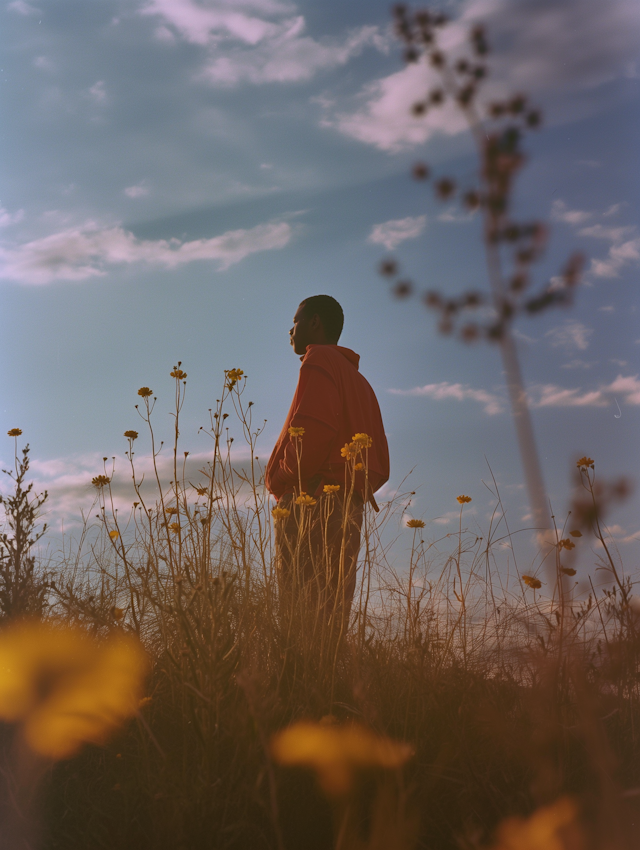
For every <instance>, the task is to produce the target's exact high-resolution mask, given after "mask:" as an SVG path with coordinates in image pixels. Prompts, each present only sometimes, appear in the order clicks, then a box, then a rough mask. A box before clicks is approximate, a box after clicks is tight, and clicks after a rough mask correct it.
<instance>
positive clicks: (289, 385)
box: [0, 0, 640, 554]
mask: <svg viewBox="0 0 640 850" xmlns="http://www.w3.org/2000/svg"><path fill="white" fill-rule="evenodd" d="M447 8H448V11H449V13H450V15H451V16H452V18H453V23H452V25H451V27H450V30H449V35H448V36H447V38H448V39H449V44H450V46H451V47H452V49H454V50H455V48H456V44H458V42H459V40H460V38H461V33H463V32H464V28H465V27H466V26H467V25H468V24H470V23H472V22H474V21H478V20H482V21H484V22H485V23H486V25H487V27H488V31H489V36H490V39H491V41H492V43H493V44H494V45H495V52H494V54H493V56H492V61H491V64H492V69H493V72H492V82H491V83H490V85H489V89H488V91H489V94H490V95H491V96H497V95H499V94H500V93H502V92H505V91H513V90H523V91H526V92H528V93H530V94H531V96H532V98H533V99H534V100H535V101H536V102H537V103H538V104H539V105H540V106H541V107H542V109H543V111H544V114H545V124H544V127H543V129H542V130H541V131H540V132H539V133H538V134H536V135H532V136H530V137H529V138H528V140H527V149H528V152H529V155H530V159H529V163H528V165H527V168H526V169H525V171H524V172H523V174H522V177H521V179H520V181H519V184H518V191H517V199H516V200H517V207H518V210H519V211H521V212H522V215H523V216H524V217H526V218H531V217H538V218H541V219H544V220H546V221H548V222H549V224H550V226H551V239H550V243H549V247H548V250H547V252H546V254H545V258H544V260H543V262H541V263H540V264H538V265H537V266H536V275H537V277H538V280H539V281H540V282H544V281H545V280H549V279H550V278H551V277H553V276H554V275H556V274H557V273H558V270H559V269H560V267H561V266H562V264H563V262H564V260H565V259H566V257H567V256H568V255H569V254H570V253H571V252H572V251H574V250H581V251H583V252H584V253H585V254H586V256H587V257H588V260H587V271H586V274H585V279H584V285H583V286H582V287H581V288H580V291H579V293H578V296H577V299H576V304H575V306H574V307H572V308H570V309H569V310H567V311H556V312H553V313H552V312H548V313H546V314H544V315H542V316H538V317H536V318H535V319H530V320H522V321H520V322H519V323H518V325H517V329H518V335H519V336H518V338H519V344H520V347H521V355H522V362H523V369H524V373H525V377H526V381H527V385H528V389H529V392H530V398H531V403H532V408H533V415H534V422H535V428H536V433H537V436H538V441H539V448H540V454H541V458H542V463H543V471H544V477H545V480H546V484H547V489H548V491H549V495H550V497H551V498H552V500H553V504H554V507H555V510H556V513H557V514H558V515H562V514H563V513H564V511H565V510H566V506H567V500H568V497H569V494H570V490H571V486H572V475H573V469H574V468H575V459H576V458H577V457H579V456H580V455H583V454H588V455H590V456H591V457H594V458H595V459H596V463H597V466H596V469H597V472H598V474H599V475H602V476H603V477H604V478H607V479H611V478H615V477H617V476H620V475H622V474H625V475H628V476H630V477H632V478H636V479H638V434H639V433H640V431H639V428H638V426H639V424H640V356H639V355H640V326H639V323H638V316H639V313H638V303H639V298H638V277H639V270H640V226H639V219H638V198H639V197H640V192H639V189H640V185H639V183H640V181H639V179H638V178H639V169H638V156H637V151H638V150H639V149H640V122H639V120H638V119H639V110H638V105H639V100H640V98H639V93H640V92H639V89H640V57H639V55H638V52H639V51H638V45H640V6H639V5H638V3H637V0H611V2H609V3H607V4H602V3H600V2H596V0H563V2H562V3H557V2H544V0H542V2H541V0H535V2H534V0H466V2H460V3H457V2H456V3H449V4H448V6H447ZM0 18H1V29H0V31H1V32H2V39H3V41H4V47H3V60H2V69H1V71H0V85H1V88H0V91H1V96H2V115H3V121H2V135H1V137H0V139H1V141H0V145H1V149H0V150H1V172H0V174H1V182H0V186H1V191H0V206H1V209H0V224H1V225H2V229H1V231H0V240H1V241H0V299H1V303H2V316H3V334H2V337H1V342H0V345H1V357H2V363H3V369H2V372H1V379H0V380H1V382H2V395H1V398H2V404H1V405H0V415H1V418H2V429H3V432H6V431H7V430H8V429H10V428H14V427H20V428H22V429H23V432H24V439H26V440H28V441H29V442H30V444H31V447H32V455H33V458H34V464H33V470H34V475H35V477H36V479H37V481H38V483H39V484H41V485H42V486H47V487H48V489H49V491H50V492H51V505H50V508H51V518H53V520H54V524H55V523H58V522H59V520H60V519H61V518H62V517H66V521H67V522H68V521H69V519H70V518H71V517H73V516H78V515H79V512H80V510H81V508H83V507H84V508H86V507H87V506H88V505H90V504H91V499H92V495H93V494H92V490H91V486H90V483H89V482H90V478H91V477H92V476H93V475H95V474H97V473H98V472H100V471H101V458H102V457H103V456H108V457H111V456H112V455H115V456H117V457H118V458H123V453H124V450H125V448H126V445H125V440H124V439H123V437H122V436H121V435H122V433H123V431H124V430H125V429H127V428H135V427H137V424H136V423H137V420H136V414H135V411H134V405H135V404H136V402H137V401H138V397H137V395H136V392H137V389H138V388H139V387H140V386H142V385H148V386H150V387H152V388H153V389H154V392H155V394H156V395H157V396H158V398H159V402H158V408H157V417H158V423H159V428H160V430H161V431H162V429H163V428H166V432H167V434H168V433H169V429H170V425H171V421H170V419H169V417H168V415H167V413H168V411H169V409H170V405H171V397H172V387H171V379H170V378H169V371H170V369H171V367H172V366H173V365H174V364H175V363H176V362H177V361H178V360H181V361H182V362H183V368H184V369H185V370H186V371H187V372H188V376H189V378H188V397H187V403H186V407H185V414H184V420H183V427H182V435H183V439H184V447H185V449H189V450H190V451H191V452H193V453H194V455H198V454H199V453H201V452H204V451H206V449H207V444H206V443H205V442H204V438H203V437H202V436H201V435H200V436H198V428H199V426H200V425H204V424H206V421H207V409H208V408H209V407H211V406H212V404H213V402H214V400H215V398H216V396H217V395H218V394H219V388H220V386H221V381H222V370H223V369H225V368H226V369H229V368H232V367H240V368H243V369H244V371H245V372H246V373H247V374H248V376H249V388H248V390H247V393H248V395H249V397H250V398H251V399H252V400H253V401H254V402H255V405H256V408H255V409H256V410H257V411H258V414H257V415H258V416H259V417H260V418H262V417H264V418H266V419H267V425H266V428H265V432H264V435H263V438H262V440H261V449H260V453H261V454H262V455H263V456H264V455H267V456H268V454H269V452H270V449H271V447H272V445H273V442H274V440H275V438H276V436H277V434H278V432H279V430H280V427H281V423H282V420H283V418H284V416H285V415H286V411H287V409H288V405H289V402H290V398H291V395H292V393H293V389H294V386H295V381H296V375H297V370H298V365H299V364H298V361H297V359H296V358H295V356H293V355H292V352H291V349H290V348H289V346H288V336H287V333H288V329H289V327H290V325H291V320H292V317H293V314H294V312H295V309H296V307H297V305H298V303H299V301H300V300H301V299H302V298H304V297H305V296H308V295H310V294H317V293H320V292H327V293H329V294H331V295H333V296H335V297H336V298H337V299H338V300H339V301H340V302H341V303H342V305H343V307H344V310H345V314H346V323H345V330H344V334H343V337H342V340H341V343H342V344H344V345H346V346H348V347H351V348H353V349H354V350H356V351H357V352H358V353H359V354H360V355H361V368H362V372H363V374H365V376H366V377H367V378H368V379H369V381H370V383H371V384H372V385H373V387H374V389H375V390H376V392H377V394H378V398H379V400H380V405H381V408H382V412H383V416H384V420H385V423H386V427H387V432H388V437H389V444H390V451H391V458H392V479H391V482H390V487H389V489H388V492H391V491H392V490H393V488H395V487H397V486H398V485H399V483H400V481H401V480H402V479H403V478H404V477H405V475H406V474H407V473H408V472H409V471H410V470H412V469H413V470H414V471H413V473H412V476H411V478H410V486H411V488H412V489H415V490H417V496H416V498H415V500H414V502H413V504H412V505H411V511H412V513H413V514H414V515H415V516H421V517H424V518H425V519H427V520H435V519H436V518H438V519H437V522H435V523H434V524H433V525H432V526H430V528H431V529H432V530H433V532H434V533H436V532H438V533H439V532H440V531H441V530H443V529H444V530H447V528H448V527H449V526H448V523H450V522H451V521H452V518H453V516H454V515H457V511H456V508H457V505H456V503H455V496H456V495H458V494H459V493H468V494H469V495H471V496H472V497H473V498H474V502H473V503H472V512H471V514H470V516H471V517H474V521H477V522H478V523H479V524H480V525H483V524H484V523H485V521H486V515H487V512H488V510H489V509H490V506H491V502H490V499H489V496H488V493H487V490H486V488H485V486H484V485H483V483H482V482H483V481H487V480H489V470H488V465H487V463H489V464H490V465H491V468H492V469H493V472H494V474H495V475H496V477H497V479H498V482H499V484H500V486H501V492H502V494H503V497H504V498H505V502H506V503H507V504H508V506H509V511H510V514H509V516H510V519H511V524H512V525H513V526H516V527H518V526H520V525H526V515H527V513H528V507H527V502H526V496H525V492H524V489H523V487H522V473H521V468H520V463H519V459H518V453H517V446H516V441H515V434H514V429H513V424H512V421H511V419H510V415H509V410H508V404H507V401H506V393H505V389H504V382H503V375H502V372H501V364H500V359H499V355H498V352H497V351H496V350H495V349H494V348H491V347H488V346H484V345H478V346H476V347H471V348H469V347H465V346H463V345H461V344H459V343H458V342H456V341H454V340H451V339H445V338H442V337H440V336H438V334H437V332H436V330H435V327H434V324H435V322H434V317H433V316H432V315H430V314H428V313H427V312H426V311H425V310H424V309H423V308H422V307H421V305H420V302H419V301H418V300H416V299H414V300H407V301H402V302H400V301H397V300H394V299H393V298H391V296H390V294H389V292H388V287H387V285H386V284H385V282H384V281H383V280H382V279H381V278H380V276H379V275H378V274H377V271H376V269H377V265H378V263H379V262H380V260H381V259H382V258H383V257H385V256H387V255H388V254H389V252H393V253H394V255H395V256H396V257H397V259H398V260H399V261H400V262H401V264H402V267H403V269H405V270H406V272H407V274H409V275H410V276H411V277H412V279H413V280H414V281H415V282H416V284H417V285H418V286H419V288H420V289H429V288H439V289H442V290H444V291H446V292H450V293H452V294H453V293H455V292H458V291H461V290H464V289H466V288H469V287H471V286H472V287H474V288H479V287H483V286H486V283H485V279H484V275H483V269H484V264H483V263H484V261H483V255H482V245H481V242H480V239H479V223H478V221H476V219H475V218H473V217H471V218H469V217H463V216H460V215H459V214H457V213H456V211H455V210H454V208H453V207H449V206H448V205H447V204H445V205H443V204H441V203H438V202H436V200H435V199H434V197H433V194H432V192H431V190H430V189H429V188H425V186H424V185H423V184H417V183H415V182H413V181H412V180H411V178H410V176H409V173H410V169H411V165H412V163H413V162H414V161H415V160H416V159H418V158H419V159H424V160H427V161H428V162H429V163H430V164H431V165H433V166H434V168H435V169H436V170H437V171H438V172H439V173H450V174H453V175H455V176H456V177H458V178H460V179H462V180H470V179H472V177H473V174H474V168H475V160H474V157H473V151H472V148H471V146H470V140H469V137H468V134H467V133H466V132H465V128H464V125H463V123H462V122H461V120H460V117H459V116H458V115H457V114H456V113H455V111H453V110H448V109H443V110H442V111H440V112H433V113H431V115H430V117H429V118H428V119H426V120H425V119H416V118H413V117H411V116H410V115H409V108H410V106H411V104H412V103H413V102H414V101H415V100H416V99H417V98H418V97H420V96H421V94H422V93H423V92H424V91H425V90H426V89H427V88H428V86H429V79H430V76H429V75H430V74H431V73H432V72H431V71H429V70H428V69H427V68H426V67H425V66H423V65H420V66H410V67H408V68H406V67H405V66H404V64H403V62H402V60H401V49H400V46H399V44H398V43H397V42H396V41H395V39H394V37H393V35H392V32H391V29H390V13H389V6H388V3H387V2H378V0H367V2H364V0H353V1H352V2H350V3H348V4H344V3H338V2H334V0H324V2H322V3H318V2H315V3H311V2H310V0H306V2H288V0H226V2H225V0H206V2H205V0H199V1H198V2H196V0H93V2H90V3H87V2H86V0H48V2H47V0H44V1H43V2H37V0H33V2H31V0H13V2H8V3H6V2H5V3H4V4H3V6H2V8H1V9H0ZM619 411H620V414H621V415H616V414H618V412H619ZM6 439H7V443H6V445H5V447H4V448H3V449H0V456H1V457H2V458H4V461H5V464H6V463H7V462H9V460H10V457H11V451H12V441H11V440H9V438H6ZM145 450H146V451H147V452H148V446H147V447H146V449H145V445H144V443H143V441H142V438H141V441H140V444H139V445H138V446H137V451H138V454H139V455H140V456H142V455H144V453H145ZM638 504H639V500H638V497H637V496H636V497H635V498H633V499H631V500H628V501H627V502H626V504H625V505H623V506H621V507H619V508H618V509H617V510H616V513H615V515H612V517H611V524H612V529H613V533H614V536H615V537H616V539H617V540H618V541H619V544H620V546H621V551H623V549H624V551H627V547H628V551H629V553H631V552H635V553H636V554H637V547H638V538H639V537H640V523H639V522H638V519H637V517H638Z"/></svg>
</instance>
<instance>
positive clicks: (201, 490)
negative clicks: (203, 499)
mask: <svg viewBox="0 0 640 850" xmlns="http://www.w3.org/2000/svg"><path fill="white" fill-rule="evenodd" d="M196 493H197V494H198V496H207V495H208V494H209V491H208V490H207V488H206V487H196Z"/></svg>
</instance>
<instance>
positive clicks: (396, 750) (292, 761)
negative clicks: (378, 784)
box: [271, 722, 413, 797]
mask: <svg viewBox="0 0 640 850" xmlns="http://www.w3.org/2000/svg"><path fill="white" fill-rule="evenodd" d="M271 754H272V756H273V758H274V759H275V761H277V762H278V763H279V764H282V765H286V766H291V767H293V766H301V767H308V768H310V769H311V770H313V771H315V773H316V775H317V777H318V781H319V783H320V787H321V788H322V789H323V791H324V792H325V793H326V794H328V795H329V796H332V797H339V796H342V795H344V794H346V793H348V792H349V790H350V788H351V786H352V784H353V778H354V774H355V772H356V771H358V770H362V769H366V768H371V767H383V768H390V769H393V768H399V767H401V766H402V765H403V764H404V763H405V762H406V761H407V759H409V758H410V757H411V756H412V755H413V750H412V749H411V747H410V746H409V745H408V744H405V743H402V742H399V741H392V740H391V739H389V738H384V737H382V736H380V735H376V734H375V733H374V732H372V731H370V730H369V729H366V728H365V727H364V726H358V725H355V724H354V725H349V726H339V725H337V724H326V723H325V724H321V723H309V722H300V723H295V724H294V725H293V726H289V728H288V729H284V730H283V731H282V732H279V733H278V734H276V735H275V736H274V737H273V739H272V741H271Z"/></svg>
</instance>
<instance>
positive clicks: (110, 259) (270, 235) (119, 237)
mask: <svg viewBox="0 0 640 850" xmlns="http://www.w3.org/2000/svg"><path fill="white" fill-rule="evenodd" d="M291 236H292V227H291V225H289V224H287V223H286V222H272V223H269V224H260V225H258V226H257V227H253V228H251V229H250V230H230V231H228V232H227V233H223V234H221V235H220V236H214V237H213V238H211V239H196V240H194V241H192V242H180V240H179V239H169V240H167V239H157V240H143V239H137V238H136V237H135V236H134V235H133V233H131V232H129V231H126V230H124V229H123V228H122V227H119V226H118V227H109V228H99V227H97V226H96V225H93V224H88V225H86V226H85V227H82V228H79V227H76V228H70V229H68V230H64V231H62V232H59V233H54V234H52V235H51V236H45V237H44V238H41V239H36V240H34V241H32V242H27V243H25V244H23V245H19V246H17V247H14V248H0V277H1V278H5V279H9V280H15V281H19V282H21V283H27V284H47V283H51V282H52V281H54V280H86V279H88V278H92V277H97V276H101V275H104V274H106V268H107V267H109V266H117V265H123V264H131V263H141V262H142V263H149V264H152V265H158V266H162V267H164V268H168V269H172V268H176V267H177V266H180V265H184V264H185V263H191V262H193V261H195V260H212V261H215V262H217V263H218V269H219V270H220V271H222V270H224V269H227V268H229V266H231V265H233V264H234V263H238V262H240V260H243V259H244V258H245V257H248V256H249V255H250V254H255V253H257V252H259V251H269V250H273V249H276V248H284V246H285V245H287V244H288V242H289V241H290V239H291Z"/></svg>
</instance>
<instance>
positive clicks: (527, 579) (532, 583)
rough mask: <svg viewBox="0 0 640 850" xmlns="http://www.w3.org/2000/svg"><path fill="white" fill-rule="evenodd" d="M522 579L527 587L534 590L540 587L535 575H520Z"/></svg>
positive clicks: (540, 584)
mask: <svg viewBox="0 0 640 850" xmlns="http://www.w3.org/2000/svg"><path fill="white" fill-rule="evenodd" d="M522 581H523V582H524V583H525V584H526V585H527V587H531V588H533V589H534V590H538V589H539V588H541V587H542V582H541V581H540V579H539V578H535V576H522Z"/></svg>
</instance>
